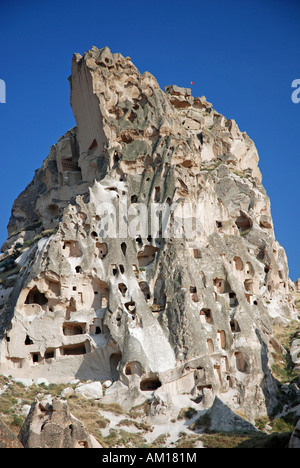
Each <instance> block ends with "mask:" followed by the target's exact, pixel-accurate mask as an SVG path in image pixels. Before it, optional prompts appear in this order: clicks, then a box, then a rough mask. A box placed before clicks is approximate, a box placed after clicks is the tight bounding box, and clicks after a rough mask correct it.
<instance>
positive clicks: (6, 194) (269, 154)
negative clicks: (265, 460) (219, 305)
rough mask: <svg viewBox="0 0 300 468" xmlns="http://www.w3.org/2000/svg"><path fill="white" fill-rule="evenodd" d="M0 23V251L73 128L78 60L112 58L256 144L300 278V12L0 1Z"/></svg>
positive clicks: (270, 1) (268, 6)
mask: <svg viewBox="0 0 300 468" xmlns="http://www.w3.org/2000/svg"><path fill="white" fill-rule="evenodd" d="M0 18H1V28H0V79H2V80H5V83H6V103H5V104H0V158H1V184H0V199H1V207H0V244H2V243H3V242H4V241H5V239H6V237H7V231H6V226H7V223H8V220H9V217H10V211H11V207H12V204H13V201H14V199H15V198H16V197H17V195H18V194H19V193H20V192H21V191H22V190H23V189H24V188H25V187H26V185H27V184H28V183H29V182H30V181H31V180H32V177H33V175H34V171H35V170H36V169H37V168H39V167H40V166H41V164H42V161H43V159H44V158H45V157H46V156H47V155H48V152H49V148H50V146H51V145H52V144H54V143H56V142H57V139H58V138H59V137H60V136H61V135H63V134H64V133H65V132H66V131H67V130H69V129H70V128H71V127H73V126H74V124H75V120H74V117H73V114H72V110H71V108H70V90H69V83H68V80H67V78H68V76H69V75H70V70H71V61H72V55H73V53H74V52H79V53H81V54H83V53H84V52H85V51H87V50H88V49H90V48H91V47H92V46H93V45H95V46H97V47H99V48H101V47H104V46H108V47H109V48H110V49H111V51H112V52H121V53H122V54H123V55H124V56H128V55H129V56H130V57H131V59H132V61H133V62H134V64H135V65H136V66H137V68H138V69H139V70H140V71H141V72H144V71H146V70H147V71H149V72H151V73H152V74H153V75H154V76H155V77H156V78H157V80H158V82H159V84H160V86H161V87H162V88H164V86H166V85H169V84H177V85H178V86H184V87H190V82H191V81H193V82H194V83H195V84H194V86H193V90H192V92H193V95H194V96H202V95H205V96H206V98H207V100H208V101H209V102H212V104H213V106H214V108H215V109H216V110H217V111H219V112H221V113H222V114H224V115H225V117H227V118H233V119H235V120H236V122H237V123H238V125H239V127H240V129H241V130H242V131H246V132H247V133H248V135H249V136H250V138H252V139H253V140H254V142H255V144H256V147H257V149H258V152H259V156H260V163H259V167H260V169H261V171H262V173H263V184H264V187H265V189H266V191H267V193H268V195H269V197H270V199H271V207H272V216H273V220H274V225H275V234H276V238H277V240H278V241H279V242H280V244H281V245H282V246H283V247H284V248H285V250H286V253H287V256H288V261H289V268H290V276H291V278H292V279H293V280H295V279H296V278H298V277H300V253H299V252H300V249H299V245H298V241H299V228H300V225H299V224H300V223H299V211H300V209H299V208H300V199H299V183H300V180H299V169H300V165H299V146H300V145H299V139H300V132H299V129H300V103H299V104H295V103H293V102H292V99H291V95H292V92H293V88H292V87H291V84H292V82H293V80H295V79H300V60H299V58H300V57H299V56H300V27H299V25H300V2H299V0H280V1H279V0H259V1H258V0H226V1H223V0H209V1H208V0H207V1H203V0H185V1H178V0H173V1H170V0H166V1H164V0H161V1H157V0H152V1H143V0H140V1H135V0H132V1H125V0H123V1H121V0H114V1H102V0H98V1H96V0H85V1H84V2H83V1H78V0H72V1H70V0H65V1H57V0H52V1H51V2H50V1H43V2H41V1H40V0H38V1H35V0H27V1H26V2H24V0H0Z"/></svg>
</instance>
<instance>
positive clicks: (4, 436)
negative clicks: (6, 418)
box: [0, 419, 23, 449]
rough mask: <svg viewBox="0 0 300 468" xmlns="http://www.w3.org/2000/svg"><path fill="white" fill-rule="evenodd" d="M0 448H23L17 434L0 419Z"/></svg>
mask: <svg viewBox="0 0 300 468" xmlns="http://www.w3.org/2000/svg"><path fill="white" fill-rule="evenodd" d="M0 448H1V449H2V448H13V449H16V448H23V445H22V444H21V442H20V441H19V439H18V438H17V436H16V435H15V434H14V433H13V432H12V431H11V430H10V429H9V428H8V427H7V426H6V424H4V422H3V421H2V420H1V419H0Z"/></svg>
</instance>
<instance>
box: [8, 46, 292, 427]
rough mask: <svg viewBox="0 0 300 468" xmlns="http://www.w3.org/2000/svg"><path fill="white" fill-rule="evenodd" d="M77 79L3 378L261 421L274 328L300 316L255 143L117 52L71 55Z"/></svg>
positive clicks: (19, 264)
mask: <svg viewBox="0 0 300 468" xmlns="http://www.w3.org/2000/svg"><path fill="white" fill-rule="evenodd" d="M69 81H70V88H71V106H72V109H73V112H74V116H75V119H76V123H77V125H76V127H74V128H72V129H71V130H69V131H68V132H66V133H65V134H64V135H63V136H62V137H61V138H60V139H59V140H58V142H57V143H56V144H55V145H53V146H52V147H51V149H50V152H49V155H48V157H47V158H46V159H45V160H44V162H43V164H42V167H41V168H40V169H38V170H37V171H36V173H35V175H34V178H33V180H32V182H31V183H30V184H29V185H28V187H27V188H26V189H25V190H24V192H23V193H21V194H20V196H19V197H18V198H17V199H16V201H15V203H14V205H13V209H12V215H11V218H10V221H9V224H8V239H7V240H6V242H5V243H4V245H3V247H2V251H3V252H4V253H3V255H2V256H1V258H0V280H1V284H0V308H1V309H0V340H1V341H0V343H1V345H0V372H1V373H6V374H9V375H12V376H13V377H15V378H27V379H28V378H29V379H32V380H34V379H38V378H44V379H47V381H48V382H50V383H51V382H54V383H59V382H69V381H70V380H71V379H74V378H76V379H77V378H78V379H80V380H92V381H101V382H103V381H106V380H109V381H112V382H114V383H113V385H112V386H111V387H110V388H109V389H107V390H106V395H105V396H104V397H103V398H106V399H107V400H110V401H115V402H118V403H119V404H120V405H122V402H123V400H124V401H126V406H127V407H130V406H132V405H133V404H134V402H137V401H138V402H141V401H143V400H146V399H147V398H149V396H151V395H152V394H153V392H155V391H156V389H158V388H160V387H161V392H162V393H161V394H163V395H167V396H166V397H165V398H166V401H168V402H169V400H171V401H172V398H173V397H174V398H175V397H178V395H184V394H185V395H189V397H190V399H191V400H193V401H194V402H197V404H198V405H199V409H201V408H202V409H207V408H209V407H211V405H212V403H213V402H214V401H215V398H216V397H218V399H220V400H222V402H223V403H224V404H225V405H227V406H228V407H229V408H230V409H231V410H232V411H235V412H236V411H238V412H241V413H242V414H243V415H244V416H245V418H246V419H247V420H248V421H252V422H253V421H254V419H255V418H257V417H258V416H262V415H265V414H267V413H268V412H270V411H271V410H272V409H273V408H274V407H275V406H276V404H277V403H278V401H277V398H276V392H277V383H276V381H275V380H274V378H273V376H272V373H271V370H270V369H271V365H272V359H273V358H272V352H273V351H274V347H275V348H276V346H277V347H278V346H279V345H278V343H277V342H276V340H275V338H274V337H273V326H274V324H278V323H279V324H280V323H281V324H286V323H288V322H289V321H290V320H292V319H295V320H297V314H296V310H295V307H294V302H293V298H292V296H291V295H290V288H291V281H290V280H289V272H288V264H287V258H286V254H285V251H284V249H283V248H282V247H281V246H280V245H279V243H278V242H277V241H276V238H275V235H274V230H273V222H272V216H271V211H270V200H269V198H268V196H267V194H266V191H265V189H264V187H263V185H262V176H261V172H260V170H259V167H258V161H259V158H258V154H257V150H256V147H255V144H254V143H253V141H252V140H251V139H250V138H249V136H248V135H247V134H246V133H245V132H242V131H241V130H240V129H239V128H238V125H237V123H236V122H235V121H234V120H232V119H226V118H225V117H224V116H223V115H221V114H220V113H218V112H217V111H216V110H215V109H214V108H213V106H212V104H210V103H209V102H207V101H206V98H205V97H204V96H202V97H193V96H192V94H191V90H190V89H186V88H180V87H177V86H168V87H166V88H165V92H164V91H162V90H161V89H160V87H159V85H158V83H157V81H156V79H155V78H154V77H153V76H152V75H151V74H150V73H149V72H144V73H142V74H141V73H140V72H139V71H138V70H137V68H136V67H135V66H134V65H133V63H132V62H131V60H130V58H129V57H126V58H124V57H123V56H122V55H121V54H118V53H117V54H113V53H111V52H110V50H109V49H108V48H107V47H105V48H104V49H101V50H99V49H97V48H96V47H92V49H91V50H90V51H88V52H86V53H85V54H84V55H83V56H81V55H79V54H74V57H73V62H72V74H71V76H70V78H69ZM297 346H298V343H297ZM114 391H115V393H114ZM131 395H132V398H133V400H132V401H131V400H130V396H131ZM118 397H119V400H118ZM159 401H160V400H159ZM218 401H219V400H218ZM168 404H169V403H168Z"/></svg>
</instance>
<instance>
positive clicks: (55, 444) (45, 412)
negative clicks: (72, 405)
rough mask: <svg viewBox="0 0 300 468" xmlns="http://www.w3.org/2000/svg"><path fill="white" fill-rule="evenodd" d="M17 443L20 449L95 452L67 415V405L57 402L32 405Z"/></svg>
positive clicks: (84, 432)
mask: <svg viewBox="0 0 300 468" xmlns="http://www.w3.org/2000/svg"><path fill="white" fill-rule="evenodd" d="M19 440H20V442H21V443H22V445H23V446H24V448H96V447H95V446H94V444H95V442H94V440H92V439H91V437H90V435H89V434H88V432H87V430H86V428H85V427H84V425H83V424H82V423H81V422H80V421H79V420H78V419H76V418H74V417H73V416H72V415H71V414H70V412H69V408H68V403H67V402H66V401H64V400H60V399H58V398H53V399H52V401H50V400H43V401H38V400H37V399H36V400H35V401H34V403H33V404H32V407H31V410H30V412H29V414H28V416H27V418H26V420H25V422H24V424H23V426H22V429H21V431H20V434H19ZM97 446H98V448H100V447H101V446H100V444H98V443H97Z"/></svg>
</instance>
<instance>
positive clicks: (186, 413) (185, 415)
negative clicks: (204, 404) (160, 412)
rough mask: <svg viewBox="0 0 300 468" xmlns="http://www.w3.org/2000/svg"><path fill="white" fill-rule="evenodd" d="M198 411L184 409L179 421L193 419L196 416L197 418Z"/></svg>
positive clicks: (180, 413) (179, 415) (181, 411)
mask: <svg viewBox="0 0 300 468" xmlns="http://www.w3.org/2000/svg"><path fill="white" fill-rule="evenodd" d="M196 414H197V410H195V408H191V407H189V408H182V409H181V410H180V412H179V414H178V416H177V419H178V420H180V419H192V418H193V417H194V416H196Z"/></svg>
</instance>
